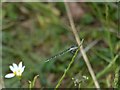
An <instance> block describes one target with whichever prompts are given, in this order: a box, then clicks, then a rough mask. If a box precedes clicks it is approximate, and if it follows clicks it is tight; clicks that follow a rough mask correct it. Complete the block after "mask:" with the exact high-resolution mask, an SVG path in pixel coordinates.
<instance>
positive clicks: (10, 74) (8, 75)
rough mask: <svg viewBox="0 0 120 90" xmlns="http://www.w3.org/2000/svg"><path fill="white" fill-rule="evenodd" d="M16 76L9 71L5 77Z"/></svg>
mask: <svg viewBox="0 0 120 90" xmlns="http://www.w3.org/2000/svg"><path fill="white" fill-rule="evenodd" d="M14 76H15V74H14V73H9V74H7V75H5V78H12V77H14Z"/></svg>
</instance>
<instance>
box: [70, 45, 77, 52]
mask: <svg viewBox="0 0 120 90" xmlns="http://www.w3.org/2000/svg"><path fill="white" fill-rule="evenodd" d="M77 49H78V46H77V45H74V46H71V47H70V49H69V51H70V53H72V54H74V53H75V52H76V50H77Z"/></svg>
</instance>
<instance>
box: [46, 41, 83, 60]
mask: <svg viewBox="0 0 120 90" xmlns="http://www.w3.org/2000/svg"><path fill="white" fill-rule="evenodd" d="M82 43H83V40H82V42H81V44H82ZM80 46H81V45H79V46H76V45H74V46H71V47H70V48H68V49H66V50H64V51H62V52H60V53H58V54H56V55H54V56H52V57H51V58H49V59H47V60H45V62H48V61H50V60H52V59H55V58H57V57H59V56H62V55H64V54H65V53H68V52H70V53H73V54H74V53H75V52H76V50H77V49H78V48H79V47H80Z"/></svg>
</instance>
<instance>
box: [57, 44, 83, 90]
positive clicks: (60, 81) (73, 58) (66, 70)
mask: <svg viewBox="0 0 120 90" xmlns="http://www.w3.org/2000/svg"><path fill="white" fill-rule="evenodd" d="M81 44H82V42H81ZM78 51H79V48H78V49H77V50H76V52H75V54H74V56H73V57H72V60H71V62H70V63H69V65H68V67H67V69H65V71H64V74H63V75H62V77H61V78H60V80H59V82H58V84H57V85H56V87H55V90H56V89H57V88H58V87H59V86H60V84H61V83H62V81H63V79H64V77H65V76H66V73H67V72H68V70H69V69H70V67H71V65H72V64H73V62H74V60H75V57H76V55H77V53H78Z"/></svg>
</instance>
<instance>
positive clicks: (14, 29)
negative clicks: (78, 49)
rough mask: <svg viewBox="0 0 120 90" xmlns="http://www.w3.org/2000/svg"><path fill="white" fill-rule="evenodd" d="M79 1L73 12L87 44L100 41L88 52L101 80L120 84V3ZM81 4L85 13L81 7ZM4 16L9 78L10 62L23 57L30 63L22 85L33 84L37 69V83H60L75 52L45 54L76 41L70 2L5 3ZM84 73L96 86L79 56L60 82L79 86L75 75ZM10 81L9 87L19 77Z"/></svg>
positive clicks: (5, 66) (110, 84) (87, 84)
mask: <svg viewBox="0 0 120 90" xmlns="http://www.w3.org/2000/svg"><path fill="white" fill-rule="evenodd" d="M71 4H72V3H71ZM75 5H76V7H72V6H71V7H72V8H73V11H74V12H71V13H72V15H73V17H74V20H75V25H76V28H77V30H78V34H79V37H80V38H83V39H84V43H83V46H84V48H86V47H90V45H91V44H93V43H94V41H95V42H97V44H96V45H94V46H93V47H91V48H90V50H89V51H87V55H88V58H89V61H90V63H91V65H92V67H93V70H94V72H95V73H96V75H97V76H98V82H99V83H100V86H101V87H115V86H114V82H113V80H114V79H115V70H117V69H118V65H119V63H120V61H119V57H118V58H116V59H115V56H116V55H117V54H118V53H119V51H120V40H119V36H117V33H118V25H120V23H119V22H118V20H119V18H118V10H117V8H118V6H117V4H116V3H77V4H75ZM77 9H78V10H82V13H81V14H79V13H77V12H78V11H77ZM75 10H76V11H75ZM76 13H77V16H76V15H75V14H76ZM2 19H3V21H2V26H3V28H2V46H3V47H2V53H3V54H2V59H3V60H2V63H3V64H2V67H3V78H4V75H6V74H7V73H9V72H10V70H9V67H8V66H9V65H11V64H12V63H13V62H15V63H19V62H20V61H23V63H24V65H25V66H26V68H25V71H24V73H23V80H22V87H28V80H33V78H34V76H36V75H39V78H37V80H36V83H35V87H36V88H39V87H41V88H42V87H55V86H56V84H57V82H58V80H59V79H60V77H61V76H62V74H63V72H64V70H65V68H66V67H67V66H68V64H69V62H70V60H71V58H72V56H73V55H72V54H70V53H67V54H65V55H63V56H61V57H58V58H56V59H55V60H53V61H50V62H48V63H44V60H46V59H47V58H49V57H51V56H53V55H55V54H57V53H59V52H60V51H62V50H64V49H67V48H68V47H70V46H72V45H75V44H76V40H75V38H74V36H73V33H72V32H71V30H70V27H69V22H68V18H67V14H66V10H65V6H64V3H63V2H60V3H28V2H27V3H3V5H2ZM112 62H113V63H112ZM111 63H112V64H111ZM108 65H109V66H108ZM110 65H111V66H110ZM106 68H107V69H106ZM101 73H102V74H101ZM80 75H85V76H88V77H89V80H87V81H86V82H85V83H82V84H81V87H94V84H93V83H92V81H93V80H92V78H91V76H90V74H89V71H88V69H87V67H86V64H85V63H84V60H83V58H82V57H81V58H78V59H76V60H75V62H74V64H73V65H72V67H71V68H70V70H69V71H68V73H67V75H66V77H65V79H64V80H63V82H62V84H61V86H60V87H75V86H74V84H73V81H72V79H71V78H72V77H78V78H79V79H81V78H80ZM4 81H5V87H18V85H19V82H18V81H17V79H16V78H12V79H4Z"/></svg>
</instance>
